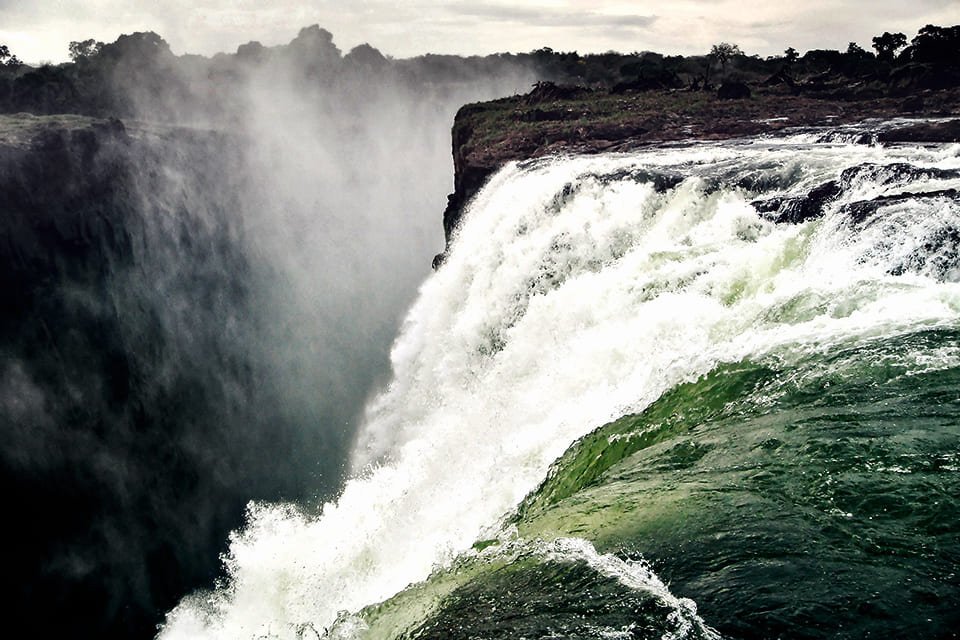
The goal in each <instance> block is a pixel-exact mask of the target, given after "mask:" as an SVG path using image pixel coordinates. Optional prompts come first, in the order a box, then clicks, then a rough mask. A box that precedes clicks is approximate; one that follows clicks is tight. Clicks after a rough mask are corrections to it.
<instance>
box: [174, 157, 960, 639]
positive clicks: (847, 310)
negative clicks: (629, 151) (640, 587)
mask: <svg viewBox="0 0 960 640" xmlns="http://www.w3.org/2000/svg"><path fill="white" fill-rule="evenodd" d="M958 156H960V148H958V147H952V148H943V147H941V148H936V149H917V148H913V149H909V148H907V149H899V150H898V149H893V150H890V149H882V148H874V147H863V146H852V145H851V146H846V145H809V144H803V140H794V141H788V142H783V141H779V142H777V143H776V144H775V145H765V144H761V143H757V144H752V145H743V144H740V145H728V146H720V145H717V146H700V147H691V148H684V149H666V150H658V151H650V152H645V153H641V154H636V155H631V156H598V157H590V158H573V159H555V160H550V161H542V162H539V163H536V164H535V165H532V166H527V167H519V166H516V165H512V166H509V167H507V168H506V169H504V170H503V171H501V172H500V173H499V174H498V175H496V176H495V177H494V178H493V180H492V181H491V183H490V184H489V185H488V186H487V188H485V189H484V190H483V191H482V192H481V194H480V195H479V196H478V198H477V200H476V201H475V202H474V203H473V205H472V206H471V207H470V211H469V212H468V215H467V216H466V218H465V222H464V224H463V226H462V228H461V229H460V232H459V234H458V238H457V240H456V242H455V244H454V248H453V251H452V253H451V255H450V256H449V258H448V260H447V262H446V264H445V265H444V266H443V268H442V269H441V270H440V271H439V272H437V273H436V274H434V275H433V276H432V277H431V278H430V279H429V280H428V281H427V282H426V283H425V284H424V285H423V287H422V289H421V293H420V297H419V299H418V301H417V302H416V304H415V305H414V307H413V308H412V309H411V310H410V312H409V314H408V316H407V319H406V321H405V324H404V327H403V329H402V331H401V333H400V336H399V337H398V338H397V340H396V342H395V345H394V349H393V354H392V360H393V369H394V376H393V381H392V383H391V384H390V386H389V388H388V389H386V390H385V391H384V392H383V393H382V394H381V395H380V396H379V397H378V398H376V399H375V400H374V401H373V402H372V403H371V404H370V406H369V407H368V411H367V417H366V421H365V426H364V429H363V431H362V433H361V436H360V438H359V441H358V443H357V445H356V448H355V451H354V460H353V466H354V469H355V475H354V479H352V480H350V481H349V482H348V483H347V485H346V487H345V489H344V491H343V494H342V495H341V496H340V498H339V499H338V500H337V501H336V502H335V503H330V504H327V505H325V507H324V510H323V514H322V516H320V517H319V518H313V517H308V516H305V515H302V514H300V513H299V512H298V511H297V510H296V508H294V507H292V506H288V505H258V506H255V507H253V508H252V509H251V512H250V522H249V525H248V526H247V528H246V529H244V530H243V531H240V532H237V533H236V534H235V535H234V536H233V537H232V544H231V550H230V554H229V557H228V558H227V559H226V566H227V570H228V575H229V578H228V580H227V582H226V583H225V584H224V585H222V586H221V587H220V588H218V589H217V590H215V591H213V592H211V593H206V594H199V595H196V596H193V597H191V598H188V599H186V600H184V602H183V603H181V605H180V606H179V607H178V608H177V609H175V610H174V611H173V612H171V613H170V614H169V616H168V621H167V624H166V626H165V628H164V629H163V631H162V633H161V636H162V637H163V638H171V639H174V638H224V639H227V638H229V639H236V638H253V637H255V636H260V635H264V634H268V635H270V636H271V637H281V638H295V637H297V629H298V628H299V629H302V628H303V625H305V624H307V623H309V624H310V625H312V627H313V628H315V629H318V630H319V629H324V628H327V627H329V626H330V624H331V623H332V622H333V621H334V620H335V619H336V618H337V615H338V612H342V611H347V612H357V611H359V610H360V609H361V608H363V607H364V606H367V605H371V604H374V603H377V602H380V601H382V600H384V599H386V598H389V597H390V596H392V595H394V594H396V593H397V592H399V591H401V590H402V589H404V587H406V586H407V585H409V584H411V583H414V582H417V581H421V580H424V579H425V578H427V577H428V576H429V575H430V573H431V571H432V570H434V569H435V568H437V567H442V566H444V565H447V564H448V563H450V562H451V561H452V560H453V559H454V558H455V557H456V556H457V554H460V553H463V552H465V551H467V550H468V549H469V548H470V546H471V545H472V543H473V542H475V541H476V540H477V539H479V538H482V537H484V536H489V535H495V534H496V531H497V529H498V526H499V523H500V522H501V521H502V518H503V516H504V515H505V514H508V513H509V512H510V511H511V509H513V508H514V507H515V506H516V505H517V504H518V503H519V502H520V500H521V499H522V498H523V497H524V496H525V495H526V494H527V493H528V492H529V491H531V490H532V489H533V488H535V487H536V486H537V484H538V483H539V482H540V481H541V480H542V478H543V477H544V475H545V473H546V471H547V469H548V467H549V465H550V463H551V462H552V461H553V460H554V459H556V458H557V457H558V456H559V455H560V454H562V453H563V452H564V450H565V449H566V448H567V447H568V446H569V445H570V444H571V443H572V442H574V441H575V440H576V439H577V438H579V437H580V436H582V435H584V434H586V433H588V432H589V431H591V430H593V429H594V428H596V427H597V426H600V425H601V424H603V423H604V422H606V421H609V420H611V419H614V418H617V417H619V416H621V415H623V414H625V413H629V412H635V411H638V410H640V409H642V408H643V407H645V406H646V405H648V404H649V403H650V402H652V401H653V400H654V399H656V398H657V397H658V396H659V395H660V394H661V393H662V392H663V391H664V390H666V389H668V388H670V387H672V386H674V385H676V384H678V383H679V382H682V381H686V380H692V379H695V378H696V377H698V376H699V375H702V374H703V373H704V372H706V371H708V370H710V369H711V368H712V367H713V366H714V365H715V364H717V363H718V362H722V361H737V360H740V359H742V358H744V357H749V356H755V355H761V354H768V353H771V352H777V351H778V350H781V349H787V350H802V351H808V350H813V351H816V350H829V349H830V348H831V347H832V346H835V345H838V344H843V343H848V342H851V341H855V340H860V339H863V338H869V337H872V336H877V335H890V334H895V333H898V332H906V331H912V330H916V329H917V328H919V327H927V326H956V325H957V323H958V317H960V285H957V284H956V283H954V282H949V281H946V282H945V281H937V280H935V279H933V278H932V277H930V276H932V275H933V274H932V273H925V272H924V271H923V270H922V269H919V270H916V271H915V272H908V273H906V274H904V275H902V276H896V277H895V276H891V275H888V274H887V271H888V269H889V268H890V267H891V265H894V264H898V263H899V261H902V258H903V256H905V255H909V254H910V251H911V250H912V249H917V248H919V247H923V245H924V242H926V241H927V239H929V238H930V237H931V234H932V233H933V230H934V228H936V227H944V226H950V225H952V226H953V228H960V209H958V206H957V203H956V201H950V200H948V199H944V200H943V201H942V202H941V201H936V202H934V203H933V204H930V203H925V204H924V205H923V207H925V209H924V210H923V211H922V212H919V213H922V215H919V214H918V211H917V206H918V205H917V204H916V203H914V205H912V208H911V205H909V204H904V203H903V202H900V203H898V204H895V205H891V207H889V209H890V211H889V212H887V211H886V210H884V215H883V216H882V220H880V222H878V223H876V224H866V225H859V226H857V225H852V224H851V223H850V222H849V220H848V219H847V218H845V217H844V216H843V215H841V214H839V213H838V211H839V204H842V203H843V202H847V201H853V200H860V199H864V198H865V197H875V196H876V195H883V194H884V193H888V192H889V193H896V192H898V191H904V190H905V189H906V187H905V186H904V185H902V184H901V185H899V186H898V185H896V184H892V185H890V184H888V185H886V186H882V185H878V184H875V183H870V184H867V183H856V184H853V185H851V187H850V189H848V191H847V192H846V193H844V194H843V195H842V196H841V198H840V202H838V203H837V204H835V205H833V206H831V208H830V210H829V211H828V215H827V217H826V218H825V219H823V220H821V221H815V222H809V223H806V224H803V225H774V224H773V223H771V222H768V221H766V220H764V219H763V218H761V217H760V216H759V215H758V214H757V212H756V210H755V209H754V208H753V207H752V206H751V205H750V204H749V201H750V200H751V199H752V197H754V196H751V195H749V194H746V193H745V192H743V191H742V190H739V189H735V188H731V187H725V188H721V189H718V190H714V191H709V190H707V189H706V187H707V185H709V184H711V183H713V182H715V181H716V180H717V179H720V180H721V182H723V181H724V180H725V179H726V178H724V176H726V177H733V178H734V179H735V178H736V177H737V176H742V175H747V174H749V173H751V172H752V173H763V174H764V175H768V176H777V177H778V179H779V180H780V181H781V182H782V184H783V187H782V188H781V189H780V192H789V193H795V194H801V193H804V192H806V191H809V189H810V188H812V187H814V186H816V185H817V184H820V183H821V182H823V181H824V180H827V179H831V178H836V177H837V176H839V174H840V172H841V171H842V170H843V169H844V168H846V167H849V166H853V165H856V164H860V163H864V162H874V163H879V164H889V163H893V162H910V163H912V164H914V165H917V166H924V167H934V166H935V167H940V168H951V169H952V168H958V167H960V157H958ZM651 168H652V169H659V170H664V171H671V172H679V173H681V174H682V175H685V176H688V178H687V179H686V180H685V181H684V182H683V183H682V184H680V185H679V186H678V187H676V188H675V189H672V190H670V191H667V192H666V193H663V194H658V193H656V192H655V191H654V189H653V188H652V187H651V186H650V185H649V184H645V183H637V182H635V181H634V180H631V179H629V178H621V179H616V180H614V179H611V178H610V176H611V175H613V174H617V173H618V172H620V173H624V172H626V173H629V172H631V171H634V170H637V171H640V170H649V169H651ZM597 176H600V177H597ZM601 177H602V178H601ZM933 182H936V184H932V185H927V186H928V187H929V189H944V188H951V187H955V186H958V185H956V184H952V183H951V182H950V181H949V180H939V181H933ZM954 182H955V181H954ZM566 185H569V188H568V189H567V190H566V195H564V187H565V186H566ZM923 187H924V185H919V184H912V185H910V190H911V191H916V190H921V189H922V188H923ZM708 191H709V192H708ZM768 195H769V194H768ZM907 202H908V203H909V201H907ZM898 207H899V208H898ZM888 213H889V215H887V214H888ZM891 238H897V239H896V241H895V242H891ZM949 275H950V274H948V276H949ZM947 279H948V280H949V279H950V278H947ZM941 280H943V278H941ZM282 463H283V461H278V464H282ZM654 578H655V576H654ZM647 584H648V587H649V586H650V581H647Z"/></svg>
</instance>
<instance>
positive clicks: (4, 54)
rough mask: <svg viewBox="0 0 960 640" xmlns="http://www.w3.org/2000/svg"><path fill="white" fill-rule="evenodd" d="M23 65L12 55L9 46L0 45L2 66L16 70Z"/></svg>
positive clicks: (0, 63) (0, 62)
mask: <svg viewBox="0 0 960 640" xmlns="http://www.w3.org/2000/svg"><path fill="white" fill-rule="evenodd" d="M22 64H23V63H22V62H20V59H19V58H17V56H15V55H13V54H11V53H10V48H9V47H8V46H7V45H5V44H0V65H3V66H4V67H11V68H14V69H15V68H17V67H19V66H21V65H22Z"/></svg>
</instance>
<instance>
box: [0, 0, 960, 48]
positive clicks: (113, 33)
mask: <svg viewBox="0 0 960 640" xmlns="http://www.w3.org/2000/svg"><path fill="white" fill-rule="evenodd" d="M314 23H317V24H319V25H320V26H322V27H324V28H326V29H328V30H329V31H331V32H332V33H333V36H334V42H335V43H336V44H337V45H338V46H339V47H340V48H341V49H342V50H344V52H346V51H347V50H349V49H350V48H352V47H354V46H356V45H357V44H360V43H362V42H369V43H370V44H372V45H373V46H375V47H377V48H378V49H380V50H381V51H382V52H384V53H386V54H390V55H393V56H395V57H407V56H412V55H417V54H421V53H427V52H433V53H456V54H486V53H494V52H499V51H514V52H516V51H530V50H532V49H536V48H539V47H542V46H549V47H552V48H554V49H557V50H562V51H570V50H577V51H579V52H581V53H588V52H602V51H608V50H616V51H624V52H629V51H642V50H652V51H661V52H664V53H682V54H689V53H700V52H704V51H706V50H708V49H709V47H710V45H711V44H713V43H716V42H720V41H727V42H734V43H736V44H739V45H740V47H741V48H742V49H743V50H744V51H745V52H747V53H757V54H761V55H770V54H774V53H779V52H781V51H783V49H784V48H785V47H787V46H792V47H794V48H796V49H799V50H800V51H806V50H807V49H814V48H831V49H838V48H846V46H847V43H848V42H850V41H856V42H858V43H860V45H861V46H863V47H865V48H869V47H870V38H871V37H872V36H874V35H877V34H879V33H882V32H883V31H902V32H904V33H906V34H907V36H908V37H912V36H913V35H914V34H915V33H916V31H917V29H919V28H920V27H922V26H923V25H925V24H931V23H932V24H939V25H952V24H957V23H960V0H803V1H801V2H790V3H781V2H777V1H776V0H634V1H632V2H627V1H622V0H512V1H502V0H473V1H467V0H432V1H428V0H409V1H394V2H388V1H387V0H0V43H4V44H7V45H8V46H9V47H10V50H11V51H12V52H13V53H15V54H17V55H18V56H19V57H20V58H21V59H23V60H24V61H27V62H34V63H36V62H40V61H54V62H59V61H62V60H65V59H66V58H67V44H68V43H69V42H70V41H71V40H84V39H86V38H96V39H97V40H102V41H104V42H112V41H114V40H116V38H117V36H119V35H120V34H122V33H131V32H133V31H156V32H157V33H159V34H160V35H161V36H163V37H164V38H165V39H166V40H167V42H169V43H170V46H171V47H172V48H173V50H174V52H175V53H178V54H182V53H200V54H204V55H211V54H213V53H216V52H218V51H228V52H233V51H236V48H237V46H238V45H240V44H243V43H245V42H249V41H250V40H259V41H260V42H262V43H263V44H265V45H268V46H269V45H275V44H281V43H286V42H289V41H290V40H291V39H293V37H294V36H295V35H296V34H297V31H299V29H300V28H301V27H304V26H307V25H310V24H314Z"/></svg>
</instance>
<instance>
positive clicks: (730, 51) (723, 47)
mask: <svg viewBox="0 0 960 640" xmlns="http://www.w3.org/2000/svg"><path fill="white" fill-rule="evenodd" d="M742 55H743V51H741V50H740V47H738V46H737V45H735V44H730V43H729V42H721V43H720V44H715V45H713V47H711V48H710V56H709V57H710V59H711V60H713V61H715V62H718V63H719V64H720V73H721V74H726V72H727V63H728V62H730V59H731V58H733V57H734V56H742Z"/></svg>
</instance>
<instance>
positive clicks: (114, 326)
mask: <svg viewBox="0 0 960 640" xmlns="http://www.w3.org/2000/svg"><path fill="white" fill-rule="evenodd" d="M118 42H119V41H118ZM124 42H125V44H124V45H123V46H124V47H125V48H123V51H120V52H117V51H112V50H110V49H109V48H105V50H106V52H107V53H105V54H103V55H104V57H103V58H102V60H100V61H99V62H98V61H95V60H94V61H83V60H78V62H77V65H79V66H82V65H87V66H86V67H84V68H83V69H81V70H82V71H83V70H84V69H85V71H84V73H87V75H86V76H81V77H86V78H91V80H89V82H90V83H91V84H93V83H103V84H104V85H105V86H108V87H109V91H108V92H107V93H105V94H104V96H105V97H102V98H99V97H98V100H99V101H100V102H96V103H93V102H90V103H84V104H94V105H95V106H96V108H97V109H104V110H108V109H114V110H119V111H121V112H122V115H124V118H123V123H122V124H121V123H115V124H107V125H101V124H97V125H95V127H94V129H92V131H94V132H95V133H94V134H90V135H92V136H93V139H92V140H91V139H89V138H90V135H88V134H86V133H84V131H86V130H83V129H79V130H76V131H70V130H66V131H60V130H59V129H57V128H56V127H52V128H51V127H47V125H46V124H44V125H43V126H44V127H47V129H44V131H46V133H44V135H47V136H48V137H49V138H50V139H51V140H50V141H49V144H48V143H46V142H45V143H44V144H45V145H46V146H43V145H40V143H39V142H37V141H36V140H34V143H35V145H34V146H35V155H36V154H40V152H41V151H42V154H41V155H40V157H39V159H32V158H33V156H31V155H30V152H24V156H23V157H22V158H21V157H20V156H17V157H15V158H12V159H10V160H9V162H8V164H9V166H10V167H15V169H13V170H11V171H13V174H12V177H11V176H10V175H8V176H7V177H8V178H9V179H10V180H14V181H16V182H17V184H19V185H21V188H19V189H18V190H16V191H17V193H21V195H22V200H23V201H22V202H21V201H19V200H16V198H14V200H15V201H11V202H4V204H5V205H6V206H7V209H8V210H9V211H11V212H14V213H16V212H23V213H22V214H19V213H17V214H16V215H13V214H11V215H10V216H8V217H7V219H6V220H5V222H4V224H5V225H6V226H5V229H4V230H5V232H6V233H8V234H9V236H8V237H9V238H11V246H14V245H15V246H16V247H17V249H16V251H15V252H14V253H11V255H14V254H16V255H14V257H13V258H10V260H11V262H10V264H11V265H14V266H12V267H10V269H9V270H8V271H9V273H8V275H7V276H6V277H5V285H9V288H8V289H7V290H8V291H10V292H11V296H10V298H9V299H8V301H7V305H6V306H7V308H6V309H5V313H4V323H5V324H4V328H5V332H4V335H5V336H8V338H7V339H6V340H5V342H4V344H3V345H0V365H2V366H0V411H2V415H3V417H4V420H5V421H7V422H8V423H9V425H8V426H9V428H8V429H7V430H6V432H7V433H10V434H11V438H10V440H9V441H8V443H7V445H6V446H5V447H4V449H3V456H2V461H3V466H2V472H3V476H4V479H5V481H9V483H10V486H17V487H18V491H17V495H16V497H15V498H14V499H13V501H12V505H11V506H12V514H11V515H12V517H13V519H14V521H16V522H18V523H19V524H18V527H17V530H16V533H15V538H16V539H17V540H16V541H17V544H18V548H20V549H21V550H22V553H21V555H20V557H18V558H17V559H16V560H14V562H13V563H12V566H11V577H12V578H13V580H14V581H15V583H16V584H18V585H20V586H21V587H22V591H21V595H20V596H18V598H17V599H15V601H14V603H13V604H14V607H13V609H14V610H15V611H18V613H16V614H15V617H17V618H18V621H19V622H23V623H24V624H29V623H32V622H33V621H35V620H36V617H37V615H38V613H39V612H43V611H55V612H56V615H55V616H52V617H51V618H50V620H49V621H48V622H46V623H45V626H44V633H47V632H49V633H50V634H59V633H69V634H70V635H71V636H79V637H98V638H102V637H144V636H149V635H152V634H153V632H154V630H155V628H156V624H157V623H159V622H160V621H161V619H162V615H163V613H164V611H166V610H167V609H169V608H171V607H172V606H173V605H174V604H175V603H176V602H177V601H178V600H179V599H180V598H181V597H183V596H184V595H186V594H188V593H189V592H190V591H192V590H194V589H197V588H203V587H210V586H212V585H213V582H214V580H215V579H216V576H217V575H218V572H219V570H220V560H219V557H218V556H219V553H221V552H222V551H224V550H225V548H226V544H227V535H228V533H229V531H230V530H231V529H234V528H237V527H240V526H242V523H243V514H244V508H245V505H246V504H247V503H248V502H249V501H251V500H253V501H264V500H266V501H277V500H285V501H290V502H293V503H295V504H296V505H297V508H299V509H303V510H306V511H310V510H312V509H313V508H315V505H318V504H319V503H321V502H322V501H324V500H327V499H329V498H330V497H332V496H334V495H335V494H336V493H337V491H338V490H339V488H340V487H341V484H342V481H343V478H344V474H345V472H346V467H347V464H348V459H349V449H350V447H351V443H352V441H353V439H354V436H355V431H356V427H357V422H358V417H359V416H361V415H362V413H363V409H364V405H365V403H366V401H367V399H368V398H369V397H370V396H371V395H372V394H373V393H374V392H375V391H376V390H377V389H378V386H379V385H381V384H383V383H384V382H385V381H386V380H387V379H388V377H389V373H390V371H389V357H388V356H389V348H390V344H391V342H392V340H393V338H394V336H395V334H396V331H397V327H398V324H399V322H400V318H401V317H402V315H403V313H404V311H405V310H406V308H407V307H408V306H409V305H410V303H411V301H412V300H413V299H414V297H415V295H416V292H417V288H418V286H419V284H420V283H421V282H422V281H423V279H424V278H425V277H426V276H427V274H428V273H429V272H430V268H431V267H430V265H431V259H432V257H433V256H434V254H436V253H438V252H439V251H441V250H442V249H443V244H444V237H443V228H442V212H443V208H444V204H445V201H446V194H447V193H448V192H449V191H450V190H451V189H452V161H451V155H450V126H451V123H452V120H453V116H454V113H455V112H456V110H457V108H458V107H460V106H461V105H462V104H464V103H467V102H471V101H476V100H484V99H490V98H494V97H498V96H502V95H510V94H513V93H516V92H520V91H523V90H525V89H526V88H527V87H529V85H530V83H531V82H532V81H533V80H534V79H535V78H534V75H533V73H532V72H530V71H529V70H527V69H525V68H524V67H522V66H520V65H517V64H513V63H507V62H505V63H503V64H490V63H489V62H488V63H484V64H470V63H469V61H464V60H462V59H454V58H446V57H436V58H430V57H427V58H424V59H421V60H412V61H394V60H388V59H386V58H384V57H383V56H381V55H380V54H379V53H378V52H376V50H375V49H373V48H372V47H369V46H363V47H358V48H357V49H355V50H354V51H352V52H349V53H348V54H346V55H343V54H342V53H341V52H340V51H339V50H338V49H337V48H336V45H335V44H334V43H333V41H332V37H331V36H330V34H329V33H327V32H325V31H323V30H322V29H319V28H317V27H313V28H308V29H305V30H303V31H302V32H301V34H300V36H299V37H298V38H297V39H296V40H294V42H292V43H291V44H290V45H287V46H284V47H276V48H273V49H267V48H263V47H260V46H259V45H256V44H255V43H251V44H250V45H244V47H241V48H240V51H239V52H238V54H237V55H230V56H218V57H215V58H213V59H206V58H199V57H195V56H185V57H181V58H176V57H172V56H170V55H168V52H167V51H165V50H164V44H163V42H162V40H161V39H159V38H158V37H156V36H155V34H135V36H132V37H131V39H129V40H127V41H124ZM109 46H115V45H109ZM109 46H108V47H109ZM111 51H112V52H111ZM131 51H133V53H132V54H131ZM97 65H98V66H97ZM82 90H83V88H82V87H81V88H80V89H78V91H82ZM104 105H106V106H104ZM118 105H119V106H118ZM94 113H95V114H99V113H100V112H98V111H95V112H94ZM71 126H72V125H71ZM78 126H80V125H78ZM97 127H99V128H97ZM78 131H79V132H78ZM37 145H39V146H37ZM36 149H40V151H36ZM31 163H33V164H31ZM38 184H51V185H57V187H58V188H55V189H52V190H51V191H50V193H46V192H44V193H43V194H41V193H40V191H41V190H39V189H38V187H37V185H38ZM24 194H25V195H24ZM5 197H7V196H5ZM18 197H20V196H18ZM37 211H40V212H42V217H41V222H42V224H40V223H35V224H34V223H28V219H29V216H30V215H33V214H32V213H30V212H37ZM17 215H20V217H19V218H18V217H17ZM31 224H32V226H31ZM44 225H46V226H44ZM24 255H26V256H27V258H23V256H24Z"/></svg>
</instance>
